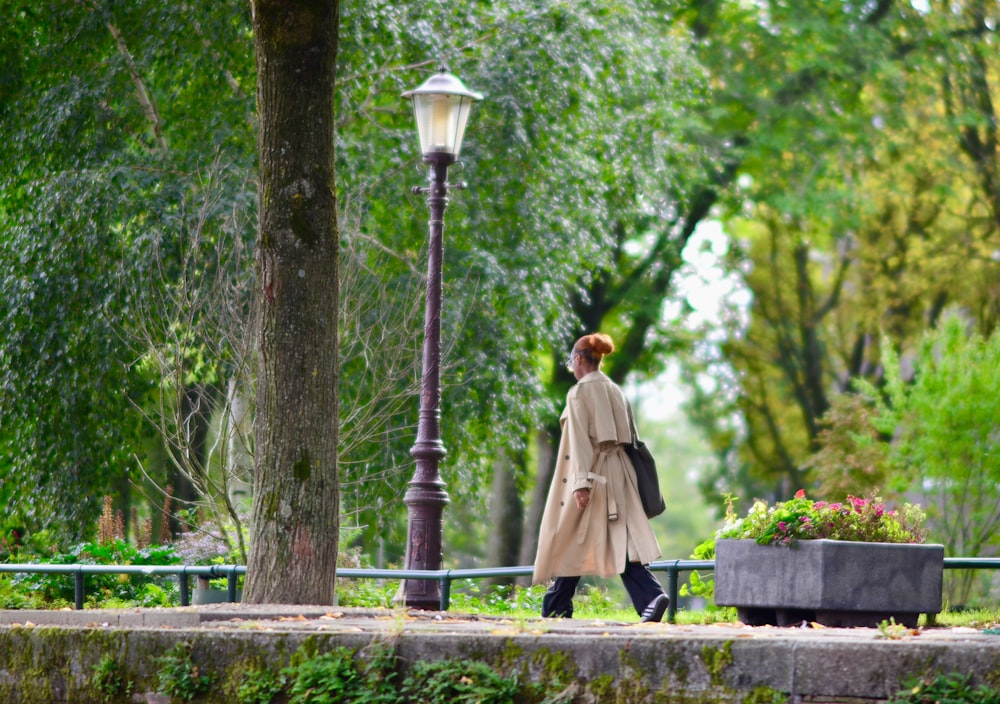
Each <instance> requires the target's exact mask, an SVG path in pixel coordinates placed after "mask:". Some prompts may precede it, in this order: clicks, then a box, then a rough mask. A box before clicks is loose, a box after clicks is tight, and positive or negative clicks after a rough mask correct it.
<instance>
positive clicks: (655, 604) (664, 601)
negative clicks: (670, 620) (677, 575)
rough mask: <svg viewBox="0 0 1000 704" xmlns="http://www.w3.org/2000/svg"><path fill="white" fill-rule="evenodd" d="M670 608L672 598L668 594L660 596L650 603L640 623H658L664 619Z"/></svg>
mask: <svg viewBox="0 0 1000 704" xmlns="http://www.w3.org/2000/svg"><path fill="white" fill-rule="evenodd" d="M668 606H670V597H669V596H667V595H666V594H660V595H659V596H658V597H656V598H655V599H653V600H652V601H651V602H649V606H647V607H646V608H645V609H644V610H643V612H642V618H641V619H640V621H641V622H642V623H650V622H658V621H659V620H660V619H662V618H663V614H665V613H666V611H667V607H668Z"/></svg>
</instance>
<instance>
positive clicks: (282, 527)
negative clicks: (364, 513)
mask: <svg viewBox="0 0 1000 704" xmlns="http://www.w3.org/2000/svg"><path fill="white" fill-rule="evenodd" d="M338 9H339V8H338V2H337V0H297V1H295V0H292V1H289V0H284V1H281V0H253V2H252V10H253V28H254V35H255V43H256V51H257V105H258V110H259V113H260V136H259V142H258V146H259V150H260V184H259V188H260V191H259V206H258V207H259V217H260V225H259V231H258V236H257V251H256V257H257V264H256V269H257V282H256V283H257V288H256V299H257V300H256V302H257V306H258V325H259V328H258V330H257V335H258V338H257V339H258V372H257V374H258V376H257V406H256V416H255V426H254V438H255V440H254V445H255V456H254V497H253V512H252V517H251V520H252V525H251V538H250V540H251V543H250V559H249V564H248V565H247V583H246V590H245V592H244V600H245V601H247V602H249V603H255V604H259V603H286V604H332V603H333V598H334V588H335V580H336V569H337V537H338V513H339V499H338V478H337V265H338V263H337V248H338V233H337V219H336V203H335V196H334V193H335V191H334V173H333V134H334V123H333V118H334V113H333V95H334V78H335V75H336V69H335V66H336V54H337V29H338V27H337V24H338Z"/></svg>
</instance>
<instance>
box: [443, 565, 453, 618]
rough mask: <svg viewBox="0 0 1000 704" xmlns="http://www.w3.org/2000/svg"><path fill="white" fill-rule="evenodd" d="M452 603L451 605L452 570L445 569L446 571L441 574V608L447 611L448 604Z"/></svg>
mask: <svg viewBox="0 0 1000 704" xmlns="http://www.w3.org/2000/svg"><path fill="white" fill-rule="evenodd" d="M450 605H451V570H445V573H444V574H443V575H441V603H440V608H441V610H442V611H447V610H448V606H450Z"/></svg>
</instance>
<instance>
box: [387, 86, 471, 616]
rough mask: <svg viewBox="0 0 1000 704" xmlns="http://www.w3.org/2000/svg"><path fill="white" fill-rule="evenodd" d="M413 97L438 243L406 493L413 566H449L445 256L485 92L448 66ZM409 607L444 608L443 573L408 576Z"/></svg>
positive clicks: (430, 270)
mask: <svg viewBox="0 0 1000 704" xmlns="http://www.w3.org/2000/svg"><path fill="white" fill-rule="evenodd" d="M403 97H404V98H409V99H411V100H412V101H413V113H414V116H415V117H416V120H417V131H418V132H419V133H420V151H421V152H422V153H423V157H424V161H425V162H427V163H428V164H430V167H431V174H430V182H431V185H430V187H427V188H420V187H417V188H414V189H413V192H414V193H426V194H427V204H428V205H429V206H430V210H431V219H430V243H429V247H428V249H429V253H428V261H427V303H426V308H425V311H424V356H423V370H422V374H421V380H420V417H419V420H418V423H417V441H416V444H414V446H413V447H412V448H411V449H410V454H411V455H412V456H413V458H414V459H415V460H416V470H415V471H414V473H413V479H411V480H410V485H409V488H408V489H407V490H406V495H405V496H404V497H403V503H405V504H406V507H407V529H406V569H407V570H439V569H441V560H442V549H441V533H442V517H441V516H442V513H443V511H444V507H445V504H447V503H448V493H447V492H446V491H445V490H444V482H443V481H442V480H441V475H440V473H439V472H438V464H439V463H440V461H441V458H442V457H444V456H445V454H446V451H445V449H444V444H443V443H442V442H441V410H440V405H441V262H442V257H443V244H442V239H443V234H444V209H445V206H446V205H447V204H448V189H449V188H462V187H463V185H464V184H455V185H451V184H449V183H448V166H449V165H451V164H453V163H455V160H456V159H458V154H459V151H460V150H461V148H462V136H463V135H464V133H465V123H466V122H467V121H468V119H469V112H470V110H471V108H472V103H473V102H474V101H476V100H482V98H483V96H482V95H480V94H479V93H474V92H472V91H470V90H469V89H468V88H466V87H465V86H464V85H463V84H462V82H461V81H460V80H458V79H457V78H456V77H455V76H452V75H451V74H450V73H448V72H447V70H446V69H444V68H442V69H441V70H440V71H439V72H438V73H436V74H434V75H433V76H431V77H430V78H428V79H427V80H426V81H425V82H424V84H423V85H421V86H420V87H419V88H416V89H414V90H408V91H406V92H405V93H403ZM404 585H405V586H404V599H405V603H406V605H407V606H408V607H411V608H416V609H427V610H435V609H438V608H440V607H439V604H440V602H441V585H440V582H439V581H438V580H425V579H408V580H406V581H405V582H404Z"/></svg>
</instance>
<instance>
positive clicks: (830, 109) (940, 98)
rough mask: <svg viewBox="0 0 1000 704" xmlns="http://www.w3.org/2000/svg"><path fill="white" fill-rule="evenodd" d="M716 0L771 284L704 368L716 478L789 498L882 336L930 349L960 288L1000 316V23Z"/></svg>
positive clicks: (753, 285) (981, 321) (750, 248)
mask: <svg viewBox="0 0 1000 704" xmlns="http://www.w3.org/2000/svg"><path fill="white" fill-rule="evenodd" d="M713 7H714V8H716V9H717V10H718V12H719V14H718V15H713V16H711V17H710V18H709V19H717V18H718V16H721V15H722V14H724V13H729V14H727V15H726V16H727V17H729V19H730V20H731V22H730V23H728V24H726V25H721V24H718V23H715V24H713V23H710V22H707V21H705V22H697V21H696V22H695V23H694V24H693V25H692V26H695V27H702V31H703V32H704V33H705V35H706V36H714V38H715V39H716V40H718V43H717V44H714V45H713V46H709V47H705V50H704V51H702V52H701V53H699V57H700V58H701V59H702V61H704V62H705V63H706V64H707V65H708V66H710V67H711V70H712V73H713V76H716V77H718V78H717V80H718V81H720V82H721V85H722V87H721V89H720V90H719V91H717V92H716V94H715V97H716V99H718V100H720V101H721V102H722V104H726V105H728V106H729V109H730V111H731V114H732V116H733V122H732V124H735V125H736V126H737V127H738V129H740V130H742V132H741V134H743V135H744V136H745V137H746V138H745V139H744V140H743V141H742V142H741V143H742V145H743V154H744V158H743V159H742V161H741V164H740V170H739V181H738V183H739V188H738V189H735V190H734V191H733V192H732V195H733V196H734V197H735V200H734V201H732V205H735V206H738V208H739V209H738V210H737V209H736V208H733V209H730V210H729V216H728V217H727V218H726V220H727V224H728V230H729V232H730V233H731V234H732V235H733V236H734V238H736V244H737V246H735V247H733V248H732V254H731V257H730V263H731V266H732V267H733V269H734V270H736V271H740V272H742V277H743V280H744V282H745V283H746V286H747V287H748V289H749V291H750V292H751V294H752V300H751V303H750V304H749V306H748V307H747V309H746V312H745V317H741V316H739V315H738V312H736V313H737V314H735V315H734V317H733V325H732V326H731V328H730V330H729V332H728V335H727V337H726V340H725V342H724V343H723V344H721V345H720V347H719V350H718V354H719V357H715V358H713V357H704V356H702V357H701V358H700V359H698V360H697V361H696V363H694V364H692V365H690V366H689V367H688V371H689V374H691V377H692V378H693V379H700V380H702V384H701V385H700V386H696V391H697V393H698V396H697V402H696V408H695V412H696V415H697V417H698V418H700V419H702V420H705V421H706V422H705V426H706V427H707V428H708V429H709V432H710V434H711V437H712V442H713V446H714V447H715V448H716V450H717V452H718V454H719V456H720V458H721V461H720V463H719V466H718V467H717V469H716V471H714V472H712V473H710V474H709V475H708V476H706V478H705V487H706V491H707V493H710V494H717V493H718V492H719V491H729V490H736V491H737V493H740V494H742V495H745V496H753V495H757V496H772V497H776V498H784V497H787V496H790V495H791V493H793V492H794V491H795V490H796V489H797V488H800V487H806V486H811V485H814V483H815V482H816V481H817V477H816V475H815V473H814V472H813V471H812V469H813V468H814V467H816V466H817V463H819V464H822V463H823V462H827V461H828V460H829V457H827V458H824V459H810V456H811V455H812V453H814V452H815V451H816V450H817V449H819V448H821V447H822V446H823V442H824V441H823V439H822V437H821V434H822V432H823V428H824V426H823V422H822V419H823V418H824V416H826V415H827V414H831V416H830V417H832V416H833V415H838V414H841V415H842V414H843V413H844V408H843V407H840V408H835V407H833V399H834V398H835V397H836V396H837V394H840V393H844V392H847V391H849V390H850V389H851V388H852V386H853V384H854V382H855V381H856V380H858V379H867V380H869V381H872V382H874V383H880V382H881V379H882V375H883V370H882V367H881V363H880V360H881V350H880V344H881V341H882V340H883V339H885V340H887V341H888V342H890V343H891V344H893V345H895V346H897V347H900V348H902V349H904V350H909V349H912V348H913V347H914V346H915V345H916V344H917V341H918V340H919V337H920V335H921V334H922V333H923V331H925V330H926V329H928V328H929V327H933V326H935V325H937V324H938V322H939V321H940V318H941V315H942V312H943V311H944V310H945V309H946V308H947V307H948V306H952V305H954V306H961V307H962V308H963V309H964V310H965V311H967V312H968V314H969V315H970V316H971V318H970V319H971V320H972V321H973V323H974V325H975V326H976V327H977V328H978V329H979V330H980V331H982V332H984V333H986V334H988V333H989V332H991V331H992V330H993V329H994V328H995V326H996V322H997V319H998V312H1000V308H998V305H997V302H998V298H997V289H996V281H997V280H998V276H997V274H998V273H1000V272H998V266H1000V265H998V263H997V261H996V258H995V256H994V254H993V253H994V252H995V251H996V250H997V246H998V243H1000V240H998V237H1000V229H998V228H997V223H996V219H995V212H996V211H995V208H994V207H993V205H992V203H993V202H994V200H995V199H994V194H995V181H994V180H993V178H992V176H991V173H992V171H993V170H994V169H995V168H996V164H997V163H998V161H997V156H998V155H997V151H996V140H995V125H996V117H995V113H994V108H993V100H992V99H994V98H995V95H996V81H995V76H996V69H997V59H996V52H995V51H992V50H991V49H990V47H991V46H992V44H993V43H994V42H995V23H994V22H993V21H992V20H990V19H989V17H988V14H989V13H986V12H985V11H984V10H983V8H982V5H981V4H980V3H976V2H968V3H957V4H949V5H948V6H947V7H946V6H945V5H943V4H939V3H929V4H928V5H927V6H926V7H921V8H916V7H914V6H913V5H912V4H906V3H902V4H899V3H889V2H885V3H874V4H868V5H864V6H850V7H845V6H843V5H841V4H837V3H827V2H815V3H805V4H799V5H796V7H795V8H794V12H793V11H792V9H791V8H790V7H785V5H784V4H783V3H764V4H757V5H753V6H746V5H743V6H740V7H739V8H738V9H737V7H736V6H735V5H734V6H730V5H713ZM723 28H729V29H731V30H732V31H733V32H739V33H740V34H742V35H743V36H744V37H745V40H744V41H743V42H742V43H741V44H740V45H739V47H740V48H739V49H736V48H735V46H736V45H735V44H734V43H733V42H731V41H727V40H724V39H722V37H723V36H728V35H725V34H722V35H720V34H719V32H724V31H725V29H723ZM713 30H714V31H716V33H715V34H714V35H713V34H712V32H713ZM716 49H717V50H716ZM734 52H735V53H734ZM749 66H753V71H752V72H750V71H749V68H748V67H749ZM723 77H724V79H723ZM727 98H728V102H727ZM882 332H884V333H885V335H886V337H885V338H883V337H882ZM720 357H721V359H720ZM705 380H710V381H711V382H713V384H706V383H705ZM856 410H857V411H858V412H860V413H863V412H864V410H863V409H860V408H859V409H856ZM865 447H868V448H870V447H872V445H870V444H869V445H866V446H865ZM844 459H845V460H846V461H848V462H851V461H856V462H857V464H855V465H853V467H854V469H861V466H862V465H866V466H867V468H868V469H867V470H864V471H869V470H871V471H876V474H877V473H878V472H882V471H884V468H882V469H878V468H877V467H876V465H877V464H878V462H879V460H878V458H876V457H867V458H863V459H862V458H859V457H854V458H844ZM873 462H874V463H875V464H872V463H873ZM868 479H869V480H871V479H872V476H869V477H868ZM858 480H859V481H863V480H865V477H864V476H858ZM863 488H864V487H853V488H852V491H863Z"/></svg>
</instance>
